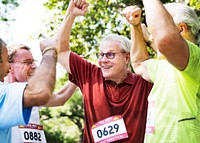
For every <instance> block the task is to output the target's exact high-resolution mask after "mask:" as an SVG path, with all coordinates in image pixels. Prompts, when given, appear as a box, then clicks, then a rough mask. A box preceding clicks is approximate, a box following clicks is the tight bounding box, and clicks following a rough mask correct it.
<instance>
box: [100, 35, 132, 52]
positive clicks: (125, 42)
mask: <svg viewBox="0 0 200 143" xmlns="http://www.w3.org/2000/svg"><path fill="white" fill-rule="evenodd" d="M105 41H117V42H119V43H120V47H121V48H122V49H123V50H124V51H125V52H126V53H130V49H131V41H130V40H129V39H128V38H127V37H125V36H122V35H117V34H108V35H105V36H104V37H103V38H102V39H101V43H103V42H105Z"/></svg>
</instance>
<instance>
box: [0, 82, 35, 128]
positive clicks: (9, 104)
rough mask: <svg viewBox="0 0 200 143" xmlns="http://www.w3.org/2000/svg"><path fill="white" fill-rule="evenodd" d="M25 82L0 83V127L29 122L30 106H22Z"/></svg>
mask: <svg viewBox="0 0 200 143" xmlns="http://www.w3.org/2000/svg"><path fill="white" fill-rule="evenodd" d="M26 85H27V83H11V84H9V83H0V123H1V124H0V129H4V128H9V127H12V126H16V125H25V124H27V123H28V122H29V119H30V114H31V110H32V108H23V95H24V89H25V87H26Z"/></svg>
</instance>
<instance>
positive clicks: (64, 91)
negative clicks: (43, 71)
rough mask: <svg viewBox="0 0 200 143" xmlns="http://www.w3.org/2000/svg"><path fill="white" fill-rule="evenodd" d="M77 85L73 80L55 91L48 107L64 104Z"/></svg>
mask: <svg viewBox="0 0 200 143" xmlns="http://www.w3.org/2000/svg"><path fill="white" fill-rule="evenodd" d="M76 88H77V86H76V85H75V84H73V83H71V82H67V83H66V84H65V85H64V86H63V87H62V88H61V89H60V90H58V91H57V92H55V93H53V94H52V96H51V98H50V100H49V102H48V103H47V104H46V105H45V106H46V107H54V106H62V105H64V104H65V102H66V101H68V99H69V98H70V97H71V96H72V95H73V93H74V91H75V90H76Z"/></svg>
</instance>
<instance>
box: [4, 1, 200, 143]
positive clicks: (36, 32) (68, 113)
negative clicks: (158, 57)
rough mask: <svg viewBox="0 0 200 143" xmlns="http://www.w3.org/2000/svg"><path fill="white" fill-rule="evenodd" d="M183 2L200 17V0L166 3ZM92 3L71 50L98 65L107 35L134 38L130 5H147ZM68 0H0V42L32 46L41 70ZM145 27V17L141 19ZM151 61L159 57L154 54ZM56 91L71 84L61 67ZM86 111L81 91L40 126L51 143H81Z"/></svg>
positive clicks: (44, 111)
mask: <svg viewBox="0 0 200 143" xmlns="http://www.w3.org/2000/svg"><path fill="white" fill-rule="evenodd" d="M161 1H162V2H163V3H167V2H184V3H186V4H187V5H189V6H190V7H192V8H193V9H195V11H196V12H197V15H198V16H199V18H200V0H161ZM87 2H89V3H90V6H89V11H88V13H87V14H86V15H85V16H84V17H83V16H80V17H78V18H77V19H76V20H75V23H74V25H73V30H72V32H71V38H70V42H71V49H72V51H74V52H76V53H78V54H79V55H82V56H83V57H84V58H86V59H87V60H89V61H91V62H93V63H95V64H97V59H96V57H95V53H97V52H98V45H99V40H100V39H101V38H102V36H103V35H104V34H106V33H111V32H112V33H116V34H121V35H125V36H127V37H128V38H130V28H129V24H128V23H127V22H126V20H125V18H124V17H123V16H122V15H121V11H122V10H123V9H124V8H125V7H126V6H128V5H135V4H137V5H139V6H140V7H141V8H142V9H143V5H142V0H87ZM68 3H69V0H1V2H0V37H1V38H2V39H3V40H4V41H6V43H7V44H8V45H10V44H15V43H22V44H26V45H28V46H30V47H31V50H32V52H33V55H34V58H35V59H36V60H37V61H38V62H37V64H38V65H39V63H40V60H41V53H40V49H39V41H41V40H42V39H44V38H49V37H53V36H54V35H55V34H56V31H57V29H58V28H59V26H60V23H61V21H62V19H63V17H64V14H65V11H66V9H67V7H68ZM142 17H143V18H142V21H143V22H144V23H145V15H144V14H143V16H142ZM149 53H150V54H151V56H154V53H153V52H152V51H151V50H149ZM57 71H58V72H57V82H56V88H55V90H57V89H59V88H60V87H62V85H64V84H65V82H67V81H68V75H67V73H66V71H65V70H64V69H63V68H62V67H61V66H60V65H59V64H58V65H57ZM83 114H84V110H83V101H82V96H81V92H80V91H79V89H77V90H76V91H75V93H74V94H73V96H72V97H71V98H70V99H69V100H68V101H67V102H66V103H65V104H64V105H63V106H60V107H51V108H44V107H41V110H40V116H41V123H42V124H43V126H44V130H45V135H46V139H47V142H48V143H79V142H81V138H82V135H83V128H84V126H83V122H84V116H83Z"/></svg>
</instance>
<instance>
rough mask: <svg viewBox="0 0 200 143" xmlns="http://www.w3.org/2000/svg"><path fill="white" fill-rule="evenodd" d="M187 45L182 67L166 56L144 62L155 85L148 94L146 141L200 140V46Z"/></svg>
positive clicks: (188, 142) (190, 142)
mask: <svg viewBox="0 0 200 143" xmlns="http://www.w3.org/2000/svg"><path fill="white" fill-rule="evenodd" d="M188 45H189V50H190V57H189V63H188V66H187V68H186V69H185V70H184V71H179V70H177V69H176V68H175V67H173V66H172V65H171V64H170V63H169V62H168V61H167V60H157V59H151V60H149V61H148V62H147V69H148V73H149V75H150V78H151V80H152V81H153V82H154V86H153V88H152V90H151V93H150V95H149V97H148V102H149V107H148V115H147V126H146V134H145V143H200V89H199V87H200V48H198V47H197V46H196V45H194V44H192V43H190V42H188Z"/></svg>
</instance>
